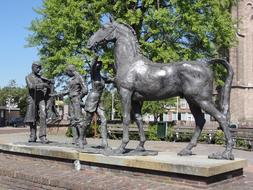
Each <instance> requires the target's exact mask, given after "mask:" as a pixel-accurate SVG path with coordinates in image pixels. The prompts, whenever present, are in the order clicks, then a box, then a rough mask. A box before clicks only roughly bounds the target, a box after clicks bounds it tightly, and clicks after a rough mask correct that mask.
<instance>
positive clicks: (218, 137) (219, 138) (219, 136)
mask: <svg viewBox="0 0 253 190" xmlns="http://www.w3.org/2000/svg"><path fill="white" fill-rule="evenodd" d="M214 143H215V144H220V145H221V144H224V133H223V131H222V130H217V131H216V132H215V134H214Z"/></svg>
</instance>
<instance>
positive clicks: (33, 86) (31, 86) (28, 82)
mask: <svg viewBox="0 0 253 190" xmlns="http://www.w3.org/2000/svg"><path fill="white" fill-rule="evenodd" d="M25 81H26V85H27V88H28V89H35V88H36V85H35V83H34V82H33V81H32V80H31V79H30V78H29V77H28V76H27V77H25Z"/></svg>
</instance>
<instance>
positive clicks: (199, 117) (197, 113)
mask: <svg viewBox="0 0 253 190" xmlns="http://www.w3.org/2000/svg"><path fill="white" fill-rule="evenodd" d="M188 103H189V106H190V110H191V112H192V115H193V116H194V119H195V124H196V126H195V131H194V134H193V136H192V139H191V142H190V143H189V144H188V145H187V146H186V147H185V148H184V149H183V150H181V151H180V152H179V153H178V155H179V156H188V155H192V151H191V150H192V148H193V147H195V146H197V141H198V138H199V136H200V134H201V131H202V129H203V127H204V125H205V122H206V120H205V116H204V114H203V113H202V111H201V108H200V107H199V106H197V105H195V104H193V103H191V102H188Z"/></svg>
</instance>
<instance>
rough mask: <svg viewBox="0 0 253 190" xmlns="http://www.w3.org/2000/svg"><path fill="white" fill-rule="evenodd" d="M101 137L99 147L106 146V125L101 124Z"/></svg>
mask: <svg viewBox="0 0 253 190" xmlns="http://www.w3.org/2000/svg"><path fill="white" fill-rule="evenodd" d="M101 137H102V142H101V147H103V148H107V147H108V142H107V127H106V125H101Z"/></svg>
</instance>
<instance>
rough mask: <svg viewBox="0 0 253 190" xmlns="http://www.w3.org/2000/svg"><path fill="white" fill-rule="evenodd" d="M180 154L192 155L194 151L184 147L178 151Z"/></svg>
mask: <svg viewBox="0 0 253 190" xmlns="http://www.w3.org/2000/svg"><path fill="white" fill-rule="evenodd" d="M177 155H178V156H190V155H192V151H191V150H188V149H185V148H184V149H183V150H181V151H180V152H179V153H177Z"/></svg>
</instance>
